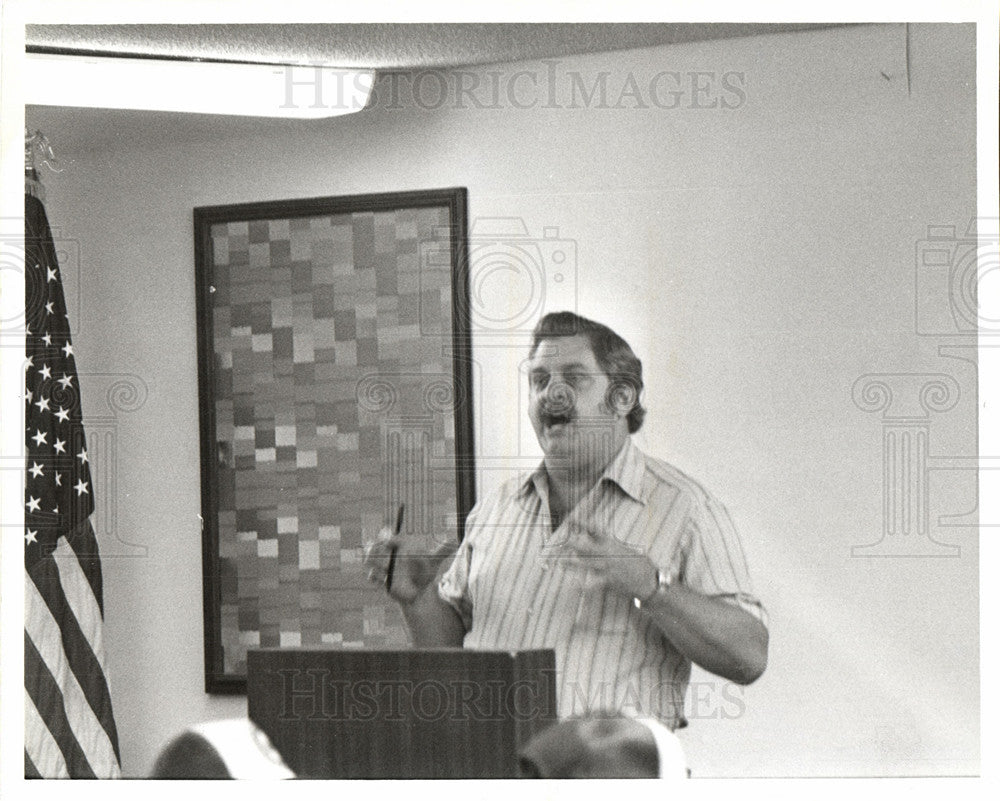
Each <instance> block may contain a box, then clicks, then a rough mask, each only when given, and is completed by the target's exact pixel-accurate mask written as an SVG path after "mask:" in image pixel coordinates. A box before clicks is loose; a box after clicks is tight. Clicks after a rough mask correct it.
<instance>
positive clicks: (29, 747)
mask: <svg viewBox="0 0 1000 801" xmlns="http://www.w3.org/2000/svg"><path fill="white" fill-rule="evenodd" d="M36 762H37V763H38V765H46V766H47V767H48V771H49V773H50V774H51V777H52V778H56V779H68V778H69V770H67V769H66V760H65V759H63V755H62V752H61V751H60V750H59V746H58V745H56V741H55V740H54V739H52V732H50V731H49V728H48V726H46V725H45V721H43V720H42V717H41V715H39V714H38V709H36V708H35V704H34V702H33V701H32V700H31V697H30V696H29V695H28V693H27V691H25V693H24V776H25V778H26V779H41V778H43V777H42V772H41V771H40V770H39V769H38V767H37V765H36V764H35V763H36ZM29 766H30V770H31V771H33V772H31V773H29Z"/></svg>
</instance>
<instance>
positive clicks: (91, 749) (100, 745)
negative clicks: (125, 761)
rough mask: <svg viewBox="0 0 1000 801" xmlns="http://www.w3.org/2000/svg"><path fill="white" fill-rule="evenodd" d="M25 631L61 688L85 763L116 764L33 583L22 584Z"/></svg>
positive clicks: (106, 737) (112, 751)
mask: <svg viewBox="0 0 1000 801" xmlns="http://www.w3.org/2000/svg"><path fill="white" fill-rule="evenodd" d="M25 588H26V598H25V608H26V609H27V610H28V613H27V614H26V615H25V629H26V633H27V636H28V637H30V638H31V641H32V644H33V645H34V646H35V648H36V650H37V651H38V653H39V654H40V656H41V658H42V661H43V662H45V665H46V667H48V669H49V672H50V673H51V674H52V676H53V677H54V678H55V680H56V682H57V683H58V684H59V686H60V687H62V693H63V700H64V708H65V711H66V717H67V719H68V720H69V723H70V726H71V727H72V729H73V734H74V735H75V737H76V739H77V742H79V743H80V746H81V748H83V751H84V753H85V754H86V755H87V761H88V762H89V763H90V764H91V765H92V766H94V765H97V766H100V765H110V764H112V763H114V762H117V759H118V757H117V754H115V752H114V749H113V748H112V745H111V740H110V737H109V735H108V733H107V732H106V731H105V729H104V727H103V725H102V724H101V721H100V720H99V719H98V717H97V716H96V714H95V711H94V710H93V709H92V708H91V706H90V703H89V702H88V701H87V698H86V696H85V695H84V694H83V689H82V688H81V687H80V683H79V682H78V681H77V679H76V676H74V675H73V672H72V671H71V670H70V669H69V665H68V664H67V662H66V655H65V653H64V652H63V650H62V648H61V647H60V644H59V624H58V623H57V622H56V621H55V619H54V618H53V617H52V616H51V615H50V614H49V610H48V607H47V606H46V605H45V602H44V601H43V600H42V598H41V597H40V596H39V595H38V589H37V588H36V587H35V585H34V583H33V582H30V581H26V582H25Z"/></svg>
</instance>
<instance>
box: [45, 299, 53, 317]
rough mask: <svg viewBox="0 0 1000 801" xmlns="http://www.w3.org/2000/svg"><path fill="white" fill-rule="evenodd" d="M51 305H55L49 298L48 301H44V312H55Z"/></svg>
mask: <svg viewBox="0 0 1000 801" xmlns="http://www.w3.org/2000/svg"><path fill="white" fill-rule="evenodd" d="M53 306H55V303H53V302H52V301H51V300H50V301H49V302H48V303H46V304H45V311H46V312H47V313H48V314H55V312H54V311H53V309H52V307H53Z"/></svg>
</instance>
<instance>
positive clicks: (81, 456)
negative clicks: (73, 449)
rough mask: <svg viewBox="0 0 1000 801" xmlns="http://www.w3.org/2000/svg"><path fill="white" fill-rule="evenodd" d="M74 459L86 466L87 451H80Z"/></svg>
mask: <svg viewBox="0 0 1000 801" xmlns="http://www.w3.org/2000/svg"><path fill="white" fill-rule="evenodd" d="M76 458H77V459H79V460H80V464H86V463H87V451H86V450H82V451H80V452H79V453H78V454H77V455H76Z"/></svg>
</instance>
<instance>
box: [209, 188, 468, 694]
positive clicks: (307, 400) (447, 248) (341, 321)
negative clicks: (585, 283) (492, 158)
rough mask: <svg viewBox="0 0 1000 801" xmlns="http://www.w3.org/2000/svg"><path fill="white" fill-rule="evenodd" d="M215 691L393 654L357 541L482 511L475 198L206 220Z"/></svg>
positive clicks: (230, 211) (384, 198) (352, 201)
mask: <svg viewBox="0 0 1000 801" xmlns="http://www.w3.org/2000/svg"><path fill="white" fill-rule="evenodd" d="M194 231H195V264H196V271H197V272H196V285H197V294H198V298H197V301H198V303H197V311H198V362H199V398H200V417H201V481H202V485H201V486H202V517H203V537H202V540H203V563H204V596H205V605H204V606H205V687H206V691H208V692H211V693H240V692H245V691H246V655H247V651H248V650H250V649H253V648H274V647H277V648H295V647H308V648H323V647H329V648H394V647H400V646H405V643H406V633H405V628H404V624H403V621H402V617H401V615H400V613H399V611H398V609H397V608H396V605H395V603H394V602H393V601H391V600H390V599H389V598H388V597H387V596H386V595H385V593H384V591H382V589H381V588H378V587H373V586H371V585H370V584H368V582H367V581H366V579H365V575H364V571H363V570H362V567H361V564H360V562H361V549H362V547H363V542H364V541H365V540H366V539H367V538H370V537H373V536H375V534H376V533H377V532H378V530H379V529H380V528H381V527H382V526H383V525H386V524H387V523H391V522H394V521H395V517H396V513H397V510H398V508H399V505H400V504H405V515H404V518H403V526H402V535H403V536H406V537H413V538H419V541H420V542H426V543H427V545H428V547H435V546H436V545H437V544H440V542H441V541H443V539H445V538H456V537H457V538H459V539H460V538H461V537H462V534H463V523H464V520H465V516H466V514H467V513H468V512H469V510H470V509H471V508H472V505H473V503H474V495H475V487H474V472H473V462H472V457H473V447H472V442H473V439H472V362H471V347H470V321H469V279H468V240H467V196H466V190H464V189H440V190H427V191H417V192H397V193H387V194H375V195H356V196H349V197H326V198H316V199H309V200H285V201H275V202H266V203H247V204H239V205H227V206H210V207H202V208H196V209H195V210H194Z"/></svg>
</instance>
